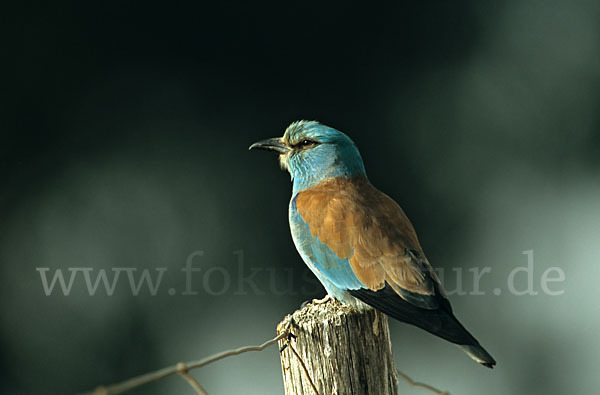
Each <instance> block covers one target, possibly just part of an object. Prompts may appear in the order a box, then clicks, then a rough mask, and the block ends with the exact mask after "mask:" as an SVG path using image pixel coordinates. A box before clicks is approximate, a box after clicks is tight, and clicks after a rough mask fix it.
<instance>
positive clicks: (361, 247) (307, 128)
mask: <svg viewBox="0 0 600 395" xmlns="http://www.w3.org/2000/svg"><path fill="white" fill-rule="evenodd" d="M250 149H263V150H270V151H275V152H276V153H278V154H279V162H280V164H281V167H282V168H283V169H285V170H287V171H288V172H289V173H290V175H291V177H292V183H293V188H292V198H291V200H290V204H289V222H290V229H291V232H292V238H293V240H294V244H295V245H296V248H297V250H298V252H299V253H300V256H301V257H302V259H303V260H304V262H305V263H306V265H307V266H308V267H309V268H310V269H311V270H312V272H313V273H314V274H315V276H317V278H318V279H319V281H320V282H321V283H322V284H323V286H324V287H325V289H326V290H327V293H328V297H333V298H335V299H337V300H339V301H340V302H342V303H344V304H348V305H352V306H355V307H357V308H359V309H364V308H366V307H367V306H365V305H369V306H371V307H374V308H376V309H378V310H380V311H382V312H384V313H386V314H388V315H389V316H391V317H394V318H396V319H398V320H400V321H402V322H406V323H408V324H412V325H415V326H417V327H420V328H422V329H425V330H426V331H428V332H430V333H432V334H434V335H436V336H439V337H441V338H443V339H445V340H448V341H450V342H452V343H455V344H457V345H458V346H459V347H460V348H462V349H463V350H464V351H465V352H466V353H467V354H468V355H469V356H470V357H471V358H472V359H474V360H475V361H477V362H479V363H480V364H482V365H484V366H487V367H489V368H492V367H493V366H494V365H495V364H496V361H495V360H494V358H492V356H491V355H490V354H489V353H488V352H487V351H485V350H484V349H483V347H481V345H480V344H479V342H478V341H477V340H476V339H475V338H474V337H473V336H472V335H471V334H470V333H469V332H468V331H467V330H466V329H465V328H464V327H463V326H462V325H461V323H460V322H459V321H458V319H457V318H456V317H455V316H454V314H453V313H452V308H451V307H450V302H449V301H448V299H447V298H446V295H445V293H444V290H443V288H442V285H441V283H440V280H439V278H438V276H437V274H436V272H435V271H434V270H433V268H432V267H431V264H430V263H429V261H428V260H427V258H426V257H425V254H424V253H423V250H422V248H421V245H420V244H419V240H418V239H417V235H416V233H415V230H414V228H413V226H412V224H411V222H410V221H409V219H408V218H407V217H406V215H405V214H404V211H402V209H401V208H400V206H399V205H398V204H397V203H396V202H395V201H394V200H392V199H391V198H390V197H389V196H387V195H386V194H384V193H382V192H380V191H379V190H377V189H376V188H375V187H374V186H373V185H371V183H370V182H369V180H368V179H367V174H366V172H365V167H364V165H363V161H362V158H361V156H360V153H359V152H358V149H357V147H356V145H355V144H354V142H353V141H352V140H351V139H350V138H349V137H348V136H346V135H345V134H344V133H342V132H340V131H338V130H336V129H333V128H331V127H328V126H325V125H322V124H320V123H318V122H316V121H298V122H294V123H292V124H291V125H290V126H289V127H288V128H287V129H286V131H285V133H284V135H283V137H277V138H271V139H267V140H263V141H259V142H257V143H254V144H252V145H251V146H250Z"/></svg>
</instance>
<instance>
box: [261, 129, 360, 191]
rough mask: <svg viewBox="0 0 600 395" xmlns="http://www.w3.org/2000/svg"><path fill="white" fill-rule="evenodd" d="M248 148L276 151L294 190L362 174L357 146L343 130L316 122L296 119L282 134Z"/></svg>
mask: <svg viewBox="0 0 600 395" xmlns="http://www.w3.org/2000/svg"><path fill="white" fill-rule="evenodd" d="M250 149H263V150H269V151H274V152H277V153H279V163H280V164H281V167H282V168H283V169H285V170H287V171H289V173H290V175H291V176H292V181H293V183H294V192H299V191H301V190H303V189H306V188H310V187H311V186H313V185H316V184H318V183H320V182H321V181H323V180H325V179H327V178H331V177H354V176H359V175H365V168H364V166H363V162H362V158H361V157H360V154H359V152H358V148H356V145H355V144H354V142H353V141H352V140H350V137H348V136H346V135H345V134H344V133H342V132H340V131H338V130H335V129H333V128H330V127H328V126H325V125H321V124H320V123H319V122H316V121H297V122H294V123H292V124H291V125H290V126H288V128H287V129H286V130H285V133H284V134H283V137H275V138H270V139H266V140H262V141H259V142H257V143H254V144H252V145H251V146H250Z"/></svg>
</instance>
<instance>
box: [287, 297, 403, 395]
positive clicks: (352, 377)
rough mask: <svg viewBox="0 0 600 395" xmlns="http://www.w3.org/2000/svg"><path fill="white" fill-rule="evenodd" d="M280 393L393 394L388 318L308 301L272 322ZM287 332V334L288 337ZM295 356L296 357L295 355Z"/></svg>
mask: <svg viewBox="0 0 600 395" xmlns="http://www.w3.org/2000/svg"><path fill="white" fill-rule="evenodd" d="M277 331H278V333H279V334H281V333H284V332H286V331H289V333H291V335H290V336H289V337H288V340H286V339H283V340H280V341H279V345H280V347H284V346H285V344H286V343H288V341H289V343H288V345H287V346H286V347H285V349H284V350H283V351H282V352H281V367H282V371H283V381H284V386H285V393H286V395H311V394H314V393H315V391H314V389H313V384H314V387H315V388H316V390H317V391H318V394H319V395H331V394H337V395H342V394H358V395H360V394H377V395H396V394H397V393H398V391H397V382H396V374H395V373H396V369H395V367H394V360H393V358H392V344H391V341H390V333H389V327H388V320H387V317H386V316H385V315H383V314H382V313H380V312H378V311H375V310H368V311H365V312H359V311H358V310H356V309H354V308H352V307H348V306H344V305H342V304H341V303H339V302H337V301H331V300H330V301H328V302H327V303H321V304H317V303H309V304H308V305H306V306H305V307H304V308H302V309H300V310H298V311H296V312H294V313H293V314H291V315H288V316H286V317H285V319H284V320H283V321H282V322H280V323H279V325H278V326H277ZM292 335H293V336H292ZM296 354H297V355H296Z"/></svg>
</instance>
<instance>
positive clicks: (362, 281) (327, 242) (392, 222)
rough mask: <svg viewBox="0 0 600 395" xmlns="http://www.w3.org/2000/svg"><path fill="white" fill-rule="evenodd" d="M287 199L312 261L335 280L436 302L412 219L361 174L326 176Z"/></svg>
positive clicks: (424, 304)
mask: <svg viewBox="0 0 600 395" xmlns="http://www.w3.org/2000/svg"><path fill="white" fill-rule="evenodd" d="M293 204H294V205H295V209H296V210H297V212H298V213H299V214H300V217H301V220H302V221H303V222H304V223H305V225H306V227H307V228H308V232H306V233H308V234H306V235H305V236H304V237H305V240H306V238H309V239H311V240H310V241H309V240H306V242H307V243H308V244H310V245H311V246H310V247H311V248H312V252H313V254H311V255H312V256H313V259H314V260H315V262H313V264H314V265H315V266H316V267H317V269H318V270H319V271H321V273H322V274H324V275H325V276H326V277H327V278H328V279H329V280H330V281H332V282H333V283H334V284H335V285H336V286H338V287H340V288H342V289H357V288H363V289H367V290H371V291H379V290H382V289H384V288H388V287H391V288H392V289H393V291H394V292H395V293H396V294H398V295H399V296H400V297H401V298H402V299H403V300H405V301H407V302H409V303H411V304H413V305H415V306H417V307H420V308H425V309H436V308H438V305H439V303H440V296H442V298H443V292H442V291H441V285H440V284H439V279H438V277H437V275H436V274H435V272H434V271H433V269H432V267H431V265H430V264H429V262H428V261H427V259H426V258H425V256H424V254H423V252H422V250H421V246H420V245H419V241H418V239H417V236H416V234H415V231H414V229H413V226H412V224H411V223H410V221H409V220H408V218H407V217H406V215H405V214H404V212H403V211H402V209H401V208H400V206H398V204H397V203H396V202H395V201H394V200H392V199H391V198H390V197H388V196H387V195H385V194H384V193H382V192H380V191H379V190H377V189H375V188H374V187H373V186H372V185H371V184H370V183H369V181H368V180H367V179H366V178H353V179H331V180H328V181H326V182H324V183H321V184H319V185H317V186H314V187H312V188H309V189H307V190H305V191H302V192H300V193H298V195H297V196H296V197H295V199H294V202H293ZM386 284H387V286H386Z"/></svg>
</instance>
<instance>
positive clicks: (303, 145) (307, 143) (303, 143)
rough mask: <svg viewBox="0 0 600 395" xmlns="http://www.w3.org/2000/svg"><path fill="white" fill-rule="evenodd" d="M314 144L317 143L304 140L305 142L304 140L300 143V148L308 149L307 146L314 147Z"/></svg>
mask: <svg viewBox="0 0 600 395" xmlns="http://www.w3.org/2000/svg"><path fill="white" fill-rule="evenodd" d="M314 143H315V142H314V141H312V140H309V139H304V140H302V141H301V142H300V143H299V144H298V145H299V146H300V147H306V146H309V145H312V144H314Z"/></svg>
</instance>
